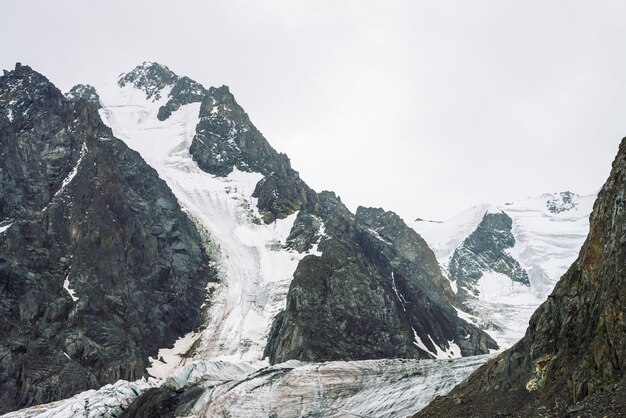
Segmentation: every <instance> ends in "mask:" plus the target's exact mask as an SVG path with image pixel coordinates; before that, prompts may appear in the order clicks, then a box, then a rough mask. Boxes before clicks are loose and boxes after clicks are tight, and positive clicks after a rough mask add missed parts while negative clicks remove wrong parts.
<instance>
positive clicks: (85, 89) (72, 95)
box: [65, 84, 102, 109]
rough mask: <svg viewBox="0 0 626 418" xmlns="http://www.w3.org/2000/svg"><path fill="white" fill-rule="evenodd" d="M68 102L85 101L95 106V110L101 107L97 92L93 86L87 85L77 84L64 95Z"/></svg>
mask: <svg viewBox="0 0 626 418" xmlns="http://www.w3.org/2000/svg"><path fill="white" fill-rule="evenodd" d="M65 97H67V98H68V99H70V100H80V99H82V100H86V101H88V102H90V103H91V104H93V105H94V106H96V108H97V109H100V108H101V107H102V105H101V104H100V96H98V92H97V91H96V89H95V88H94V87H93V86H90V85H89V84H77V85H75V86H74V87H72V89H71V90H70V91H69V92H67V93H66V94H65Z"/></svg>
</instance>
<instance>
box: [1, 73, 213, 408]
mask: <svg viewBox="0 0 626 418" xmlns="http://www.w3.org/2000/svg"><path fill="white" fill-rule="evenodd" d="M85 96H87V97H85ZM68 97H69V98H65V97H64V96H63V95H62V94H61V92H60V91H58V90H57V89H56V88H55V87H54V86H53V85H52V84H51V83H50V82H49V81H48V80H47V79H46V78H45V77H43V76H42V75H40V74H38V73H36V72H35V71H33V70H31V69H30V68H29V67H26V66H20V65H18V66H17V67H16V69H15V71H11V72H9V73H6V74H5V75H4V76H3V77H2V78H0V156H1V158H0V220H1V222H2V223H1V225H4V226H7V225H10V226H9V227H8V228H7V229H5V230H4V231H3V232H0V316H2V318H3V321H2V324H1V325H0V327H1V332H0V412H6V411H9V410H12V409H16V408H18V407H21V406H25V405H31V404H37V403H44V402H49V401H52V400H55V399H61V398H66V397H69V396H71V395H73V394H74V393H76V392H79V391H82V390H85V389H89V388H96V387H100V386H102V385H104V384H106V383H110V382H114V381H116V380H118V379H128V380H133V379H137V378H139V377H141V376H142V375H145V373H146V372H145V368H146V366H147V364H148V363H147V357H148V356H149V355H152V356H155V355H156V353H157V350H158V349H159V348H161V347H164V346H168V345H171V344H172V343H173V342H174V341H175V340H176V338H178V337H179V336H181V335H183V334H185V333H187V332H189V331H191V330H192V329H193V328H194V327H197V326H199V325H200V306H201V304H202V302H203V300H204V294H205V287H206V284H207V281H208V280H211V279H212V278H213V270H212V268H211V266H210V264H209V261H208V258H207V256H206V254H205V252H204V250H203V248H202V244H201V239H200V236H199V234H198V232H197V230H196V228H195V226H194V225H193V224H192V223H191V221H190V220H189V219H188V218H187V216H186V215H185V214H184V213H183V212H182V211H181V209H180V207H179V205H178V202H177V201H176V199H175V198H174V196H173V195H172V193H171V192H170V190H169V189H168V188H167V186H166V185H165V183H164V182H163V181H161V180H160V179H159V178H158V176H157V174H156V172H155V171H154V170H153V169H152V168H150V167H149V166H148V165H147V164H146V163H145V162H144V161H143V160H142V159H141V158H140V156H139V155H138V154H137V153H136V152H134V151H132V150H130V149H128V148H127V147H126V145H125V144H124V143H122V142H121V141H119V140H117V139H116V138H113V137H112V135H111V132H110V130H109V129H108V128H107V127H105V126H104V125H103V124H102V122H101V120H100V118H99V115H98V113H97V109H96V105H95V104H94V103H92V102H91V101H90V97H91V94H90V92H89V90H88V89H75V90H73V93H72V94H69V95H68ZM3 229H4V228H3Z"/></svg>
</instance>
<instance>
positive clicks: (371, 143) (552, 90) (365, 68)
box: [0, 0, 626, 220]
mask: <svg viewBox="0 0 626 418" xmlns="http://www.w3.org/2000/svg"><path fill="white" fill-rule="evenodd" d="M0 6H1V10H0V67H2V68H6V69H11V68H13V66H14V65H15V62H16V61H21V62H22V63H24V64H28V65H31V66H32V67H33V68H34V69H36V70H38V71H40V72H42V73H43V74H44V75H46V76H47V77H48V78H49V79H50V80H51V81H52V82H54V83H55V84H56V85H57V86H58V87H59V88H61V89H62V90H63V91H67V90H69V88H70V87H71V86H72V85H74V84H77V83H90V84H93V85H96V86H98V85H101V84H104V83H106V82H108V81H110V80H112V79H114V78H115V77H116V76H117V75H118V74H119V73H121V72H125V71H129V70H130V69H132V68H133V67H134V66H135V65H137V64H139V63H140V62H142V61H145V60H151V61H157V62H160V63H162V64H165V65H167V66H169V67H170V68H171V69H172V70H173V71H175V72H176V73H178V74H180V75H188V76H190V77H191V78H193V79H195V80H196V81H199V82H201V83H202V84H204V85H205V86H207V87H208V86H211V85H215V86H219V85H222V84H226V85H228V86H230V89H231V91H232V92H233V93H234V94H235V97H236V98H237V100H238V101H239V103H240V104H241V105H242V106H243V107H244V108H245V109H246V111H247V112H248V114H249V115H250V117H251V119H252V121H253V122H254V123H255V125H256V126H257V127H258V128H259V129H260V130H261V132H263V133H264V135H265V136H266V138H267V139H268V140H269V142H270V143H271V144H272V145H273V146H274V147H275V148H276V149H277V150H279V151H281V152H285V153H287V154H288V155H289V156H290V158H291V160H292V165H293V166H294V168H295V169H296V170H298V171H300V174H301V176H302V178H303V179H304V180H305V181H306V182H308V183H309V185H310V186H312V187H313V188H314V189H316V190H318V191H320V190H322V189H329V190H334V191H336V192H337V193H338V194H339V195H340V196H341V197H342V199H343V201H344V202H345V203H347V204H348V206H349V207H351V209H355V208H356V206H357V205H359V204H361V205H366V206H382V207H384V208H386V209H392V210H395V211H397V212H398V213H400V214H401V215H402V216H403V217H405V219H407V220H409V219H412V218H415V217H418V216H419V217H425V218H435V219H446V218H449V217H451V216H453V215H455V214H456V213H458V212H460V211H462V210H464V209H465V208H467V207H469V206H472V205H474V204H477V203H481V202H485V201H489V202H501V201H507V200H514V199H518V198H523V197H525V196H528V195H537V194H541V193H544V192H552V191H562V190H566V189H569V190H572V191H575V192H578V193H590V192H595V191H597V190H598V189H599V188H600V186H601V185H602V184H603V182H604V180H605V179H606V177H607V176H608V173H609V170H610V163H611V161H612V159H613V157H614V156H615V154H616V152H617V146H618V144H619V142H620V140H621V138H622V137H623V136H625V135H626V2H623V1H606V0H605V1H601V2H598V1H573V0H567V1H545V0H540V1H529V0H525V1H519V0H515V1H507V0H491V1H476V0H474V1H461V0H459V1H446V2H443V1H436V0H432V1H419V0H406V1H400V0H398V1H394V0H392V1H389V0H387V1H382V0H381V1H367V0H354V1H342V0H311V1H309V0H306V1H295V0H269V1H260V0H255V1H241V0H227V1H226V0H225V1H184V0H183V1H167V2H166V1H155V0H150V1H138V0H133V1H111V0H107V1H95V0H76V1H63V0H57V1H26V0H20V1H9V0H0Z"/></svg>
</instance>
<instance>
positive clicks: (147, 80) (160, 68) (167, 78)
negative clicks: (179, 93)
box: [118, 62, 178, 100]
mask: <svg viewBox="0 0 626 418" xmlns="http://www.w3.org/2000/svg"><path fill="white" fill-rule="evenodd" d="M177 80H178V76H177V75H176V74H174V73H173V72H172V71H171V70H170V69H169V68H167V67H166V66H164V65H161V64H157V63H156V62H144V63H143V64H141V65H138V66H137V67H135V68H134V69H133V70H132V71H130V72H128V73H127V74H125V75H124V77H122V78H121V79H120V80H119V81H118V84H119V86H120V87H124V86H126V85H127V84H131V85H133V86H135V87H136V88H138V89H140V90H142V91H144V92H145V93H146V97H147V98H148V99H153V100H158V99H160V98H161V91H162V90H163V88H164V87H166V86H170V85H173V84H174V83H175V82H176V81H177Z"/></svg>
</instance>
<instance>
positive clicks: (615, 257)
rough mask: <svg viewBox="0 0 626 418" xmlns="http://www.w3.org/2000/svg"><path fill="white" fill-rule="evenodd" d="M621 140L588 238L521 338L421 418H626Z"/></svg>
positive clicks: (625, 173)
mask: <svg viewBox="0 0 626 418" xmlns="http://www.w3.org/2000/svg"><path fill="white" fill-rule="evenodd" d="M625 244H626V139H624V140H622V143H621V145H620V147H619V152H618V154H617V157H616V158H615V161H614V162H613V167H612V170H611V174H610V176H609V179H608V180H607V182H606V183H605V185H604V187H603V188H602V190H601V191H600V193H599V195H598V199H597V200H596V203H595V205H594V209H593V212H592V214H591V218H590V231H589V236H588V237H587V240H586V242H585V244H584V245H583V248H582V250H581V252H580V255H579V257H578V259H577V260H576V261H575V262H574V264H573V265H572V266H571V267H570V269H569V270H568V271H567V273H566V274H565V275H563V277H562V278H561V280H560V281H559V283H558V284H557V285H556V287H555V289H554V291H553V293H552V294H551V295H550V296H549V297H548V300H547V301H546V302H544V303H543V304H542V305H541V306H540V307H539V309H537V311H536V312H535V314H534V315H533V317H532V318H531V320H530V323H529V327H528V330H527V331H526V335H525V336H524V338H523V339H522V340H521V341H520V342H519V343H517V344H516V345H515V346H513V347H512V348H511V349H509V350H507V351H505V352H504V353H502V354H501V355H500V356H498V357H497V358H496V359H494V360H491V361H489V362H488V363H487V364H485V365H484V366H482V367H481V368H480V369H478V370H477V371H476V372H475V373H474V374H472V375H471V376H470V377H469V378H468V379H467V380H466V381H465V382H463V383H462V384H460V385H459V386H457V387H456V388H455V389H454V390H452V392H450V394H448V395H447V396H445V397H442V398H438V399H436V400H435V401H433V403H431V405H429V406H428V407H427V408H426V409H424V410H423V411H421V412H420V413H419V414H417V415H416V416H418V417H495V416H511V417H536V416H550V417H553V416H583V417H596V416H597V417H604V416H607V417H613V416H625V415H626V396H625V389H626V380H625V375H626V245H625Z"/></svg>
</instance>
